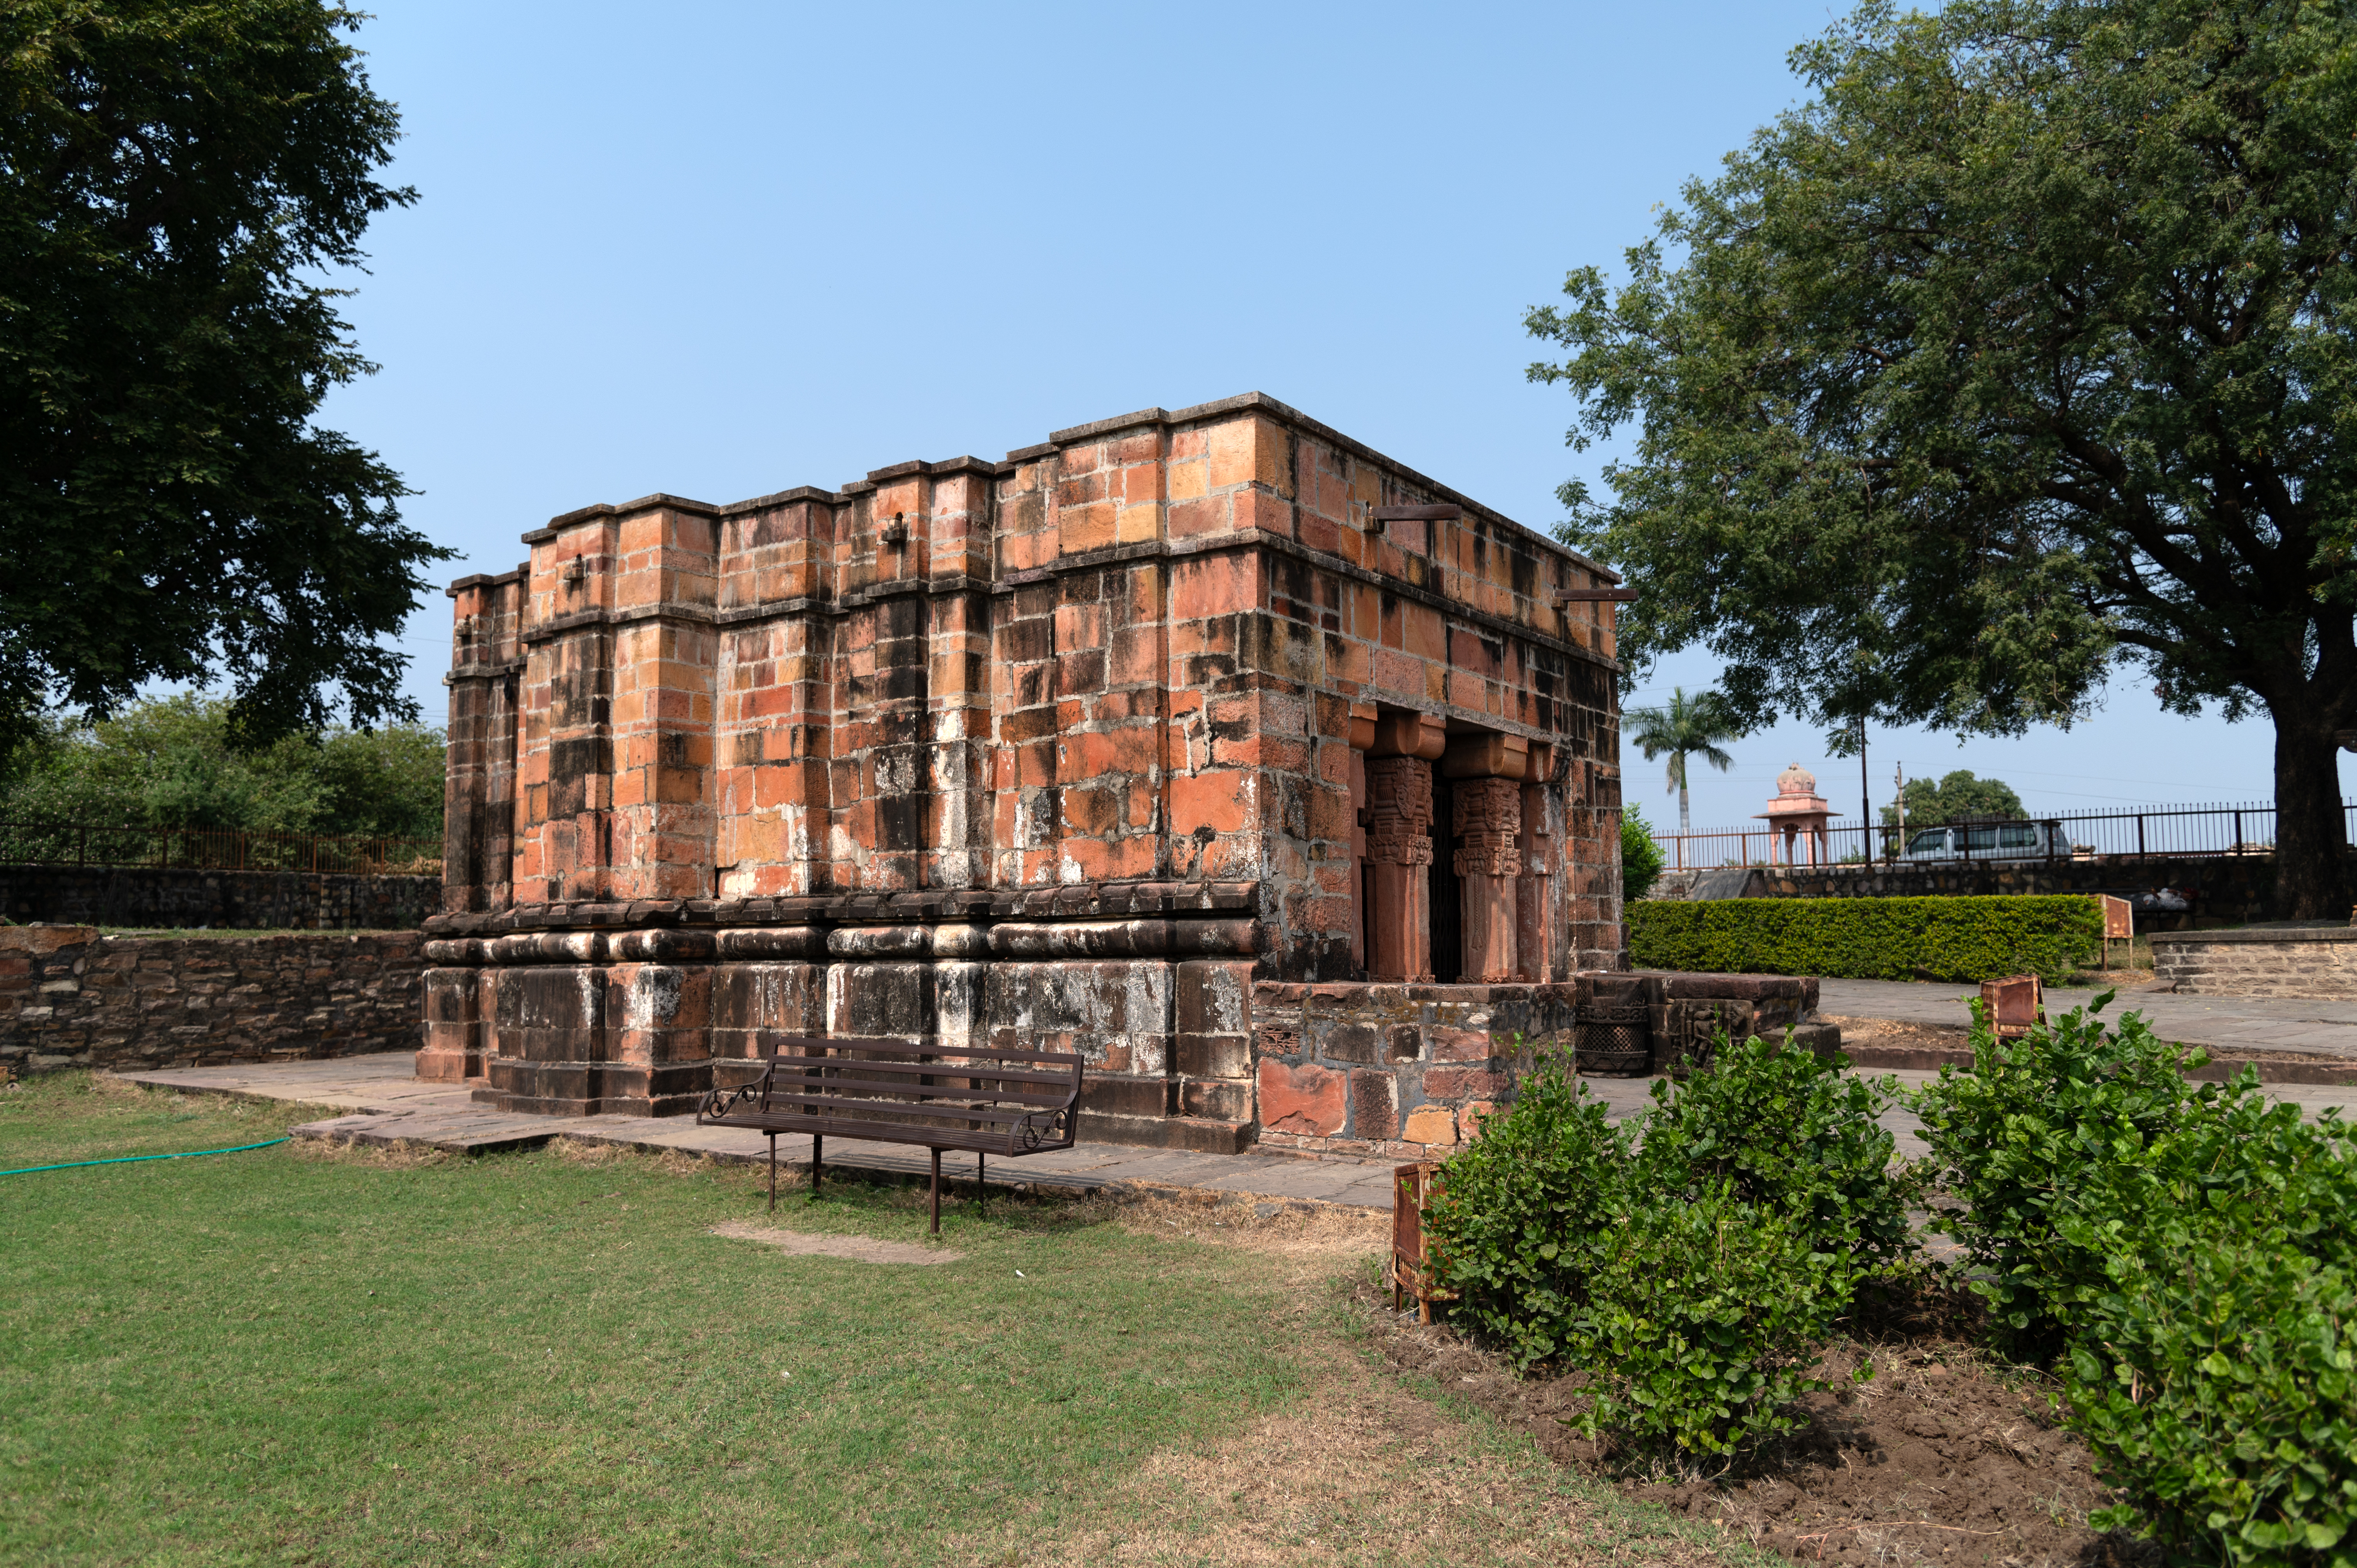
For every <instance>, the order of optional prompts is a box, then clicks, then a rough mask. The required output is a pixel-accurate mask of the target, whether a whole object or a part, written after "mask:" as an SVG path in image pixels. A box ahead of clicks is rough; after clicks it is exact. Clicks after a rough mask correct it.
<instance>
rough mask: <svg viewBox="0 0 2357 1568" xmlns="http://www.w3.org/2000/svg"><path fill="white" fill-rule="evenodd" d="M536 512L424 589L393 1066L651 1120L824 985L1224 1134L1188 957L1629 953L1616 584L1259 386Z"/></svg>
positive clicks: (859, 1021)
mask: <svg viewBox="0 0 2357 1568" xmlns="http://www.w3.org/2000/svg"><path fill="white" fill-rule="evenodd" d="M525 538H526V540H527V541H528V542H530V544H531V546H532V559H531V560H530V561H529V562H528V563H526V564H524V565H522V566H520V567H519V568H518V569H517V570H516V571H514V572H512V573H507V574H503V575H498V576H480V577H470V578H468V579H465V580H463V581H461V582H460V583H458V584H457V585H454V586H453V588H452V590H451V591H452V594H453V596H454V598H455V600H456V607H455V608H456V624H455V628H454V653H453V663H452V668H451V671H450V676H449V680H450V683H451V689H452V696H451V729H450V733H451V747H450V771H449V787H448V792H447V824H448V827H447V844H446V870H447V883H446V887H445V895H444V913H443V914H442V915H441V916H440V917H438V918H436V920H435V921H433V922H431V926H432V935H433V936H434V937H435V938H436V946H435V948H434V949H433V953H434V954H435V955H436V956H434V957H432V959H431V960H430V961H431V962H433V963H434V965H435V966H436V972H435V974H434V976H433V977H432V978H431V980H430V981H429V991H430V992H431V993H432V994H433V996H434V998H435V999H434V1000H433V1002H432V1003H431V1008H432V1014H431V1024H432V1027H431V1028H430V1030H429V1041H428V1045H427V1047H426V1051H425V1057H424V1058H422V1060H421V1070H423V1071H426V1072H428V1073H431V1074H436V1075H440V1076H444V1077H448V1078H451V1079H463V1078H480V1079H483V1080H484V1092H485V1094H486V1097H487V1098H490V1099H493V1100H497V1101H500V1102H502V1103H507V1104H511V1105H518V1106H530V1107H533V1108H535V1109H543V1110H550V1111H555V1110H575V1111H581V1110H588V1109H592V1108H608V1107H610V1108H614V1109H631V1110H637V1111H641V1112H673V1111H679V1110H684V1109H686V1108H687V1107H688V1106H689V1104H690V1103H692V1101H693V1098H694V1093H695V1092H696V1090H697V1087H698V1086H699V1085H701V1084H703V1083H705V1082H708V1081H709V1071H710V1069H709V1063H710V1060H711V1059H712V1057H713V1056H714V1055H715V1054H716V1053H720V1054H726V1053H729V1052H734V1051H737V1050H743V1049H749V1048H751V1047H752V1046H753V1044H754V1043H756V1042H758V1040H759V1037H760V1036H761V1035H762V1034H763V1033H765V1032H767V1033H772V1034H774V1033H777V1032H780V1031H781V1030H791V1029H797V1028H807V1027H810V1026H811V1021H812V1020H813V1018H816V1019H819V1020H822V1021H823V1022H824V1023H825V1024H826V1026H827V1028H828V1030H829V1032H854V1033H870V1034H882V1033H901V1034H914V1035H926V1034H931V1035H939V1036H953V1037H965V1036H967V1035H968V1034H969V1033H971V1032H975V1031H1006V1030H1016V1031H1024V1032H1029V1033H1032V1034H1036V1035H1039V1036H1042V1037H1053V1038H1060V1039H1070V1040H1071V1041H1073V1042H1074V1043H1075V1044H1076V1045H1078V1046H1079V1047H1081V1048H1082V1050H1083V1051H1084V1052H1085V1053H1087V1054H1088V1055H1089V1057H1090V1059H1091V1062H1092V1068H1093V1069H1094V1070H1093V1071H1092V1077H1091V1079H1090V1089H1089V1090H1088V1093H1089V1100H1088V1101H1087V1107H1088V1109H1089V1111H1090V1112H1092V1113H1093V1114H1094V1115H1095V1116H1096V1117H1098V1118H1099V1119H1100V1120H1099V1122H1097V1123H1096V1125H1098V1126H1100V1127H1105V1126H1111V1125H1114V1123H1111V1122H1104V1121H1103V1120H1102V1119H1103V1118H1109V1117H1146V1116H1157V1117H1164V1118H1174V1117H1175V1118H1179V1119H1181V1120H1183V1119H1186V1118H1189V1117H1193V1118H1200V1119H1208V1120H1211V1121H1216V1122H1222V1123H1225V1124H1228V1126H1229V1132H1227V1133H1219V1134H1218V1136H1220V1137H1226V1136H1229V1135H1230V1133H1232V1131H1233V1129H1234V1128H1236V1127H1246V1126H1248V1125H1249V1123H1250V1121H1251V1115H1252V1112H1251V1104H1252V1098H1253V1093H1254V1087H1253V1086H1254V1078H1253V1075H1252V1073H1251V1071H1250V1069H1249V1068H1248V1067H1243V1068H1240V1069H1238V1070H1227V1069H1232V1068H1238V1064H1237V1061H1236V1060H1235V1059H1232V1054H1231V1053H1228V1052H1227V1048H1226V1047H1222V1046H1216V1045H1212V1044H1206V1043H1204V1042H1205V1041H1207V1040H1213V1039H1225V1038H1227V1037H1229V1036H1234V1037H1236V1038H1243V1037H1245V1036H1248V1035H1249V1033H1250V1029H1249V1025H1248V1023H1241V1022H1240V1023H1237V1024H1236V1026H1234V1027H1233V1028H1229V1027H1227V1026H1224V1025H1222V1026H1221V1027H1218V1028H1211V1027H1208V1026H1206V1027H1203V1028H1189V1026H1186V1025H1185V1024H1184V1023H1183V1022H1182V1015H1185V1014H1186V1013H1187V1012H1188V1010H1189V1008H1190V1007H1194V1006H1196V1005H1197V1004H1195V1003H1193V1002H1190V1001H1189V995H1190V992H1189V984H1190V982H1189V979H1188V976H1189V974H1190V973H1191V972H1192V971H1190V970H1189V967H1188V966H1189V964H1192V963H1197V962H1204V963H1217V964H1223V965H1229V966H1234V965H1239V964H1241V965H1243V966H1246V967H1247V968H1248V969H1249V971H1250V972H1251V973H1252V974H1253V975H1254V976H1255V977H1257V978H1259V979H1262V980H1274V981H1283V982H1288V983H1332V982H1356V981H1365V980H1369V979H1379V978H1392V979H1396V980H1399V981H1402V982H1421V981H1431V982H1435V983H1446V982H1450V981H1456V980H1460V979H1462V980H1465V981H1488V982H1493V983H1494V982H1522V983H1530V984H1545V983H1563V982H1566V981H1567V980H1568V979H1569V977H1570V976H1571V975H1572V974H1573V973H1574V972H1576V971H1577V970H1578V969H1580V968H1583V967H1587V968H1596V967H1609V966H1612V965H1614V964H1617V963H1618V962H1619V961H1620V951H1621V945H1622V944H1621V928H1620V885H1619V867H1620V856H1619V839H1618V820H1619V812H1620V772H1619V766H1618V757H1619V714H1618V708H1617V703H1616V697H1615V690H1614V685H1613V680H1614V675H1615V673H1616V671H1617V669H1618V665H1617V663H1616V661H1615V660H1614V655H1613V637H1612V622H1611V616H1612V610H1611V607H1610V606H1609V605H1608V604H1600V603H1597V602H1595V601H1594V600H1592V599H1576V598H1569V597H1566V595H1567V594H1574V593H1577V592H1581V591H1586V592H1590V593H1592V592H1594V591H1595V590H1597V589H1598V588H1600V587H1603V586H1606V585H1609V581H1610V578H1609V574H1606V573H1604V572H1602V571H1601V570H1600V569H1599V568H1598V567H1596V566H1595V565H1594V564H1592V563H1589V562H1587V561H1586V560H1584V559H1583V558H1581V557H1580V556H1578V555H1577V554H1576V553H1572V552H1570V551H1567V550H1566V549H1564V548H1563V547H1562V546H1560V545H1558V544H1556V543H1555V542H1553V541H1551V540H1547V539H1545V538H1543V537H1542V536H1540V535H1538V534H1535V533H1533V532H1530V531H1528V530H1526V529H1523V528H1522V527H1520V526H1519V525H1517V524H1515V523H1513V522H1512V521H1508V520H1506V519H1504V518H1502V517H1500V516H1498V515H1497V514H1496V513H1494V512H1491V511H1490V510H1487V509H1485V508H1482V507H1481V506H1480V505H1479V504H1478V503H1475V502H1473V501H1471V500H1470V499H1467V498H1465V497H1463V496H1461V495H1458V493H1457V492H1455V491H1452V490H1449V489H1446V488H1445V487H1442V486H1440V485H1439V484H1437V482H1435V481H1433V480H1431V479H1429V478H1425V477H1424V476H1422V475H1419V474H1417V473H1415V471H1414V470H1412V469H1408V468H1406V467H1403V466H1402V465H1400V464H1398V463H1396V462H1394V461H1392V460H1391V459H1388V458H1385V457H1383V456H1381V455H1380V454H1377V453H1374V452H1372V451H1370V450H1368V449H1367V448H1365V447H1364V446H1360V445H1359V444H1357V443H1355V442H1353V441H1351V440H1350V439H1349V438H1348V437H1347V436H1344V435H1341V434H1340V433H1339V432H1336V431H1333V430H1330V429H1329V428H1327V427H1326V426H1323V425H1320V424H1317V423H1316V422H1315V421H1313V420H1310V419H1308V417H1307V416H1305V415H1303V414H1301V413H1297V411H1295V410H1292V409H1289V408H1286V406H1285V405H1283V404H1281V403H1276V402H1275V401H1274V400H1272V399H1268V398H1265V397H1262V396H1260V395H1258V394H1249V395H1246V396H1244V397H1240V398H1231V399H1227V400H1224V401H1223V402H1221V403H1207V404H1204V405H1201V406H1200V407H1197V408H1192V409H1185V410H1180V411H1179V412H1177V413H1166V412H1164V411H1162V410H1159V409H1151V410H1146V411H1144V412H1142V413H1136V414H1132V415H1126V416H1124V417H1122V418H1119V419H1113V420H1105V421H1101V422H1099V423H1097V424H1089V425H1082V426H1079V427H1076V428H1074V429H1071V430H1067V431H1061V432H1059V433H1057V434H1056V435H1054V436H1052V437H1051V438H1050V439H1049V441H1047V442H1046V443H1043V444H1041V445H1039V446H1032V447H1026V448H1024V449H1022V450H1019V451H1017V452H1013V453H1009V454H1008V455H1007V456H1006V459H1005V460H1003V461H998V462H989V461H985V460H982V459H978V458H974V457H960V458H954V459H952V460H950V461H947V462H931V463H928V462H912V463H904V464H899V465H897V466H895V467H889V468H882V469H877V470H876V471H875V472H873V473H871V474H869V475H868V476H867V478H866V479H864V480H861V481H858V482H856V483H854V484H850V485H846V486H845V487H843V488H842V489H839V490H829V489H811V488H803V489H791V490H784V491H780V492H778V493H776V494H773V495H769V496H762V497H758V498H755V499H751V500H747V501H742V502H738V503H736V504H734V505H730V506H709V505H705V504H704V503H701V502H695V501H689V500H684V499H680V498H678V497H674V496H665V495H657V496H651V497H648V498H645V499H642V500H640V501H635V502H631V503H629V504H627V505H623V506H597V507H590V508H587V509H584V510H579V511H575V512H568V513H565V515H563V516H561V517H558V518H556V519H555V520H554V521H553V522H551V524H550V525H549V526H548V527H546V528H544V529H540V530H536V531H534V532H531V533H528V534H526V535H525ZM740 965H753V966H756V967H759V966H763V965H767V966H769V967H768V969H767V970H766V971H765V972H762V973H761V974H760V975H759V976H758V977H756V978H746V977H745V976H742V975H739V974H737V972H736V969H737V966H740ZM649 966H651V967H649ZM1092 966H1093V967H1092ZM748 988H749V989H748ZM1241 1005H1242V1006H1243V1009H1244V1010H1245V1012H1246V1013H1248V1012H1249V1007H1250V999H1249V997H1248V996H1247V997H1245V998H1243V1001H1242V1003H1241ZM724 1019H725V1020H726V1022H721V1020H724ZM1207 1064H1209V1065H1212V1066H1217V1067H1219V1068H1220V1069H1221V1070H1216V1071H1213V1070H1199V1069H1204V1068H1205V1067H1206V1066H1207ZM1083 1125H1084V1129H1085V1128H1086V1127H1088V1126H1089V1125H1090V1123H1089V1122H1086V1121H1084V1123H1083ZM1131 1130H1132V1131H1135V1129H1134V1128H1133V1129H1131ZM1199 1132H1202V1130H1200V1129H1196V1130H1188V1129H1178V1130H1173V1131H1171V1132H1170V1133H1169V1135H1170V1136H1172V1137H1174V1138H1178V1139H1180V1140H1181V1141H1184V1140H1185V1139H1188V1138H1191V1137H1194V1136H1196V1135H1197V1133H1199ZM1203 1135H1205V1136H1211V1135H1212V1134H1211V1133H1203Z"/></svg>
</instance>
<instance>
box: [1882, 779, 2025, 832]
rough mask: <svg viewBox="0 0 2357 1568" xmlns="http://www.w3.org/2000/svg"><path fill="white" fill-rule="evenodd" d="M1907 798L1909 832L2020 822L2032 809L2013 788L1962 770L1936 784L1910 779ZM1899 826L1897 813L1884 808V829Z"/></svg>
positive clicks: (1906, 792)
mask: <svg viewBox="0 0 2357 1568" xmlns="http://www.w3.org/2000/svg"><path fill="white" fill-rule="evenodd" d="M1904 794H1905V798H1906V800H1907V825H1908V826H1909V827H1910V828H1936V827H1938V826H1940V825H1941V824H1942V823H1943V822H1964V821H1966V820H1968V819H1969V820H1978V821H1982V822H2020V821H2022V820H2023V819H2024V818H2026V817H2028V816H2029V807H2027V806H2025V805H2023V804H2022V803H2021V797H2020V796H2018V795H2017V794H2015V793H2014V792H2013V787H2012V786H2011V785H2009V784H2007V783H2005V782H2004V781H2003V780H2001V779H1975V778H1974V777H1973V775H1972V771H1971V769H1969V768H1957V769H1956V770H1955V771H1954V772H1953V773H1951V774H1948V775H1947V776H1946V777H1945V778H1943V779H1940V780H1939V781H1938V782H1937V783H1934V782H1932V780H1931V779H1909V780H1908V781H1907V788H1906V789H1905V791H1904ZM1898 822H1899V812H1898V811H1897V810H1896V809H1895V808H1893V807H1890V806H1885V807H1883V808H1882V823H1883V826H1885V827H1895V826H1897V825H1898Z"/></svg>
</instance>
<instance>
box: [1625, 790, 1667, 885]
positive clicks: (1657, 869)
mask: <svg viewBox="0 0 2357 1568" xmlns="http://www.w3.org/2000/svg"><path fill="white" fill-rule="evenodd" d="M1661 879H1662V846H1661V845H1660V844H1657V843H1654V842H1653V830H1652V827H1651V826H1650V825H1648V824H1647V822H1646V821H1645V813H1644V812H1642V811H1639V810H1638V809H1637V808H1636V807H1634V806H1629V807H1624V808H1623V809H1622V811H1621V812H1620V897H1621V898H1622V899H1624V900H1627V901H1631V902H1633V901H1635V900H1636V899H1639V898H1642V897H1645V895H1647V894H1648V893H1651V892H1652V890H1653V884H1654V883H1656V882H1659V881H1660V880H1661Z"/></svg>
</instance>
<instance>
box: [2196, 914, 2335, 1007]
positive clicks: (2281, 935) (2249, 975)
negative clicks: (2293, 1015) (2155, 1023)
mask: <svg viewBox="0 0 2357 1568" xmlns="http://www.w3.org/2000/svg"><path fill="white" fill-rule="evenodd" d="M2152 968H2153V978H2154V979H2156V980H2160V981H2167V982H2169V983H2170V984H2171V985H2172V986H2173V987H2174V988H2175V989H2176V990H2178V991H2179V992H2185V993H2192V994H2195V995H2208V996H2305V997H2312V998H2316V999H2318V1000H2322V1001H2335V1000H2346V999H2349V998H2357V929H2352V928H2350V927H2347V926H2291V925H2286V926H2251V927H2246V928H2245V929H2242V930H2237V931H2159V932H2155V933H2154V935H2153V938H2152Z"/></svg>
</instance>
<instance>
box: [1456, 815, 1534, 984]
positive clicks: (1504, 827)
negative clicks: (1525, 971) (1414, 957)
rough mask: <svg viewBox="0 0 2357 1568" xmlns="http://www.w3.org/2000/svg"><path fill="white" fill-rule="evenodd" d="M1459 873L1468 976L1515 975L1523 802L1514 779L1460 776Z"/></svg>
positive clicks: (1504, 977)
mask: <svg viewBox="0 0 2357 1568" xmlns="http://www.w3.org/2000/svg"><path fill="white" fill-rule="evenodd" d="M1455 796H1456V802H1457V821H1456V823H1455V826H1456V830H1457V837H1458V849H1457V875H1458V882H1459V885H1460V886H1462V888H1463V890H1464V891H1463V894H1462V897H1463V908H1462V917H1461V918H1462V920H1463V929H1464V942H1465V950H1464V951H1465V956H1464V968H1463V970H1462V973H1463V976H1464V978H1465V980H1466V981H1467V982H1468V983H1472V982H1480V983H1494V982H1499V981H1509V980H1512V979H1513V978H1514V970H1515V964H1514V936H1515V931H1514V928H1515V924H1516V922H1517V918H1518V915H1517V910H1516V906H1515V898H1514V886H1515V883H1516V882H1517V881H1518V880H1519V878H1518V876H1517V875H1516V874H1517V873H1518V872H1519V870H1520V869H1521V860H1522V854H1521V839H1522V826H1523V800H1522V789H1521V788H1520V786H1518V785H1516V784H1515V782H1514V781H1513V780H1512V779H1458V781H1457V787H1456V790H1455Z"/></svg>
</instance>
